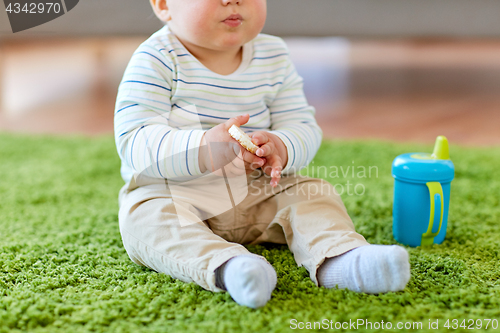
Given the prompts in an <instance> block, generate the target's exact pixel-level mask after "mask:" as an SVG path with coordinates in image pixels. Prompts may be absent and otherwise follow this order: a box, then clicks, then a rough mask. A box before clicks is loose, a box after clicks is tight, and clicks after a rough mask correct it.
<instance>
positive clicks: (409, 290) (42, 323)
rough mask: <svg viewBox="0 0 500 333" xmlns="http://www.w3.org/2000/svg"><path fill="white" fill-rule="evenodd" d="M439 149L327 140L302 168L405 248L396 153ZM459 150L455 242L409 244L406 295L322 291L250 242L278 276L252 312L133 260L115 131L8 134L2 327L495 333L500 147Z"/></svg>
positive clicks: (379, 236)
mask: <svg viewBox="0 0 500 333" xmlns="http://www.w3.org/2000/svg"><path fill="white" fill-rule="evenodd" d="M431 151H432V146H430V145H416V144H395V143H388V142H382V141H325V142H324V143H323V145H322V147H321V149H320V151H319V152H318V154H317V156H316V158H315V160H314V162H313V163H311V165H310V166H309V167H308V168H307V169H305V170H303V173H305V174H308V175H310V176H315V177H322V178H325V179H327V180H328V181H330V182H331V183H332V184H334V185H337V187H336V189H337V190H338V191H340V190H341V189H344V191H343V193H342V197H343V199H344V202H345V204H346V207H347V209H348V211H349V214H350V215H351V217H352V219H353V221H354V224H355V226H356V229H357V231H358V232H359V233H361V234H362V235H363V236H364V237H365V238H366V239H367V240H368V241H369V242H370V243H373V244H397V242H396V241H395V240H394V238H393V235H392V195H393V178H392V176H391V163H392V160H393V159H394V158H395V157H396V156H397V155H399V154H402V153H407V152H431ZM450 155H451V158H452V160H453V162H454V164H455V168H456V174H455V180H454V181H453V183H452V187H451V207H450V216H449V223H448V230H447V237H446V240H445V241H444V243H443V244H440V245H432V246H430V247H425V248H421V247H418V248H410V247H406V248H407V249H408V251H409V253H410V261H411V274H412V277H411V280H410V282H409V284H408V285H407V287H406V289H405V290H404V291H401V292H397V293H387V294H380V295H367V294H358V293H354V292H351V291H347V290H338V289H334V290H329V289H325V288H318V287H316V286H315V285H314V283H313V282H312V281H311V280H310V279H309V274H308V272H307V271H306V270H305V268H303V267H300V268H299V267H297V265H296V263H295V260H294V258H293V255H292V253H291V252H290V251H289V250H288V248H287V246H286V245H277V244H270V243H267V244H262V245H258V246H247V248H248V249H249V250H250V251H252V252H254V253H258V254H260V255H263V256H264V257H266V258H267V259H268V260H269V262H270V263H271V264H272V265H273V266H274V268H275V269H276V271H277V274H278V283H277V286H276V289H275V291H274V292H273V295H272V299H271V300H270V301H269V303H268V304H267V305H266V306H265V307H263V308H261V309H257V310H254V309H250V308H245V307H242V306H239V305H238V304H236V303H235V302H234V301H233V300H232V299H231V297H230V296H229V294H228V293H212V292H210V291H206V290H204V289H203V288H201V287H199V286H197V285H195V284H194V283H189V284H188V283H184V282H181V281H179V280H175V279H173V278H171V277H169V276H167V275H165V274H158V273H156V272H154V271H151V270H150V269H147V268H144V267H140V266H138V265H135V264H134V263H132V262H131V261H130V259H129V258H128V256H127V254H126V252H125V250H124V248H123V245H122V242H121V238H120V233H119V229H118V201H117V195H118V191H119V189H120V187H121V186H122V185H123V180H122V179H121V177H120V174H119V169H120V160H119V158H118V155H117V153H116V148H115V143H114V139H113V137H112V136H102V137H97V138H85V137H82V136H67V137H56V136H50V135H36V136H34V135H21V134H7V133H0V161H1V163H0V174H1V175H2V180H1V181H0V198H1V200H0V235H1V238H0V332H26V331H28V332H47V333H48V332H50V333H57V332H61V333H67V332H73V333H77V332H169V333H173V332H290V331H297V330H299V331H300V330H301V328H304V329H303V330H304V331H355V330H357V331H370V332H372V331H379V330H380V331H381V330H387V328H388V326H387V325H388V324H389V323H390V324H391V329H390V330H392V331H398V330H399V329H398V328H401V330H404V331H410V332H417V331H421V332H424V331H429V330H432V331H433V332H449V331H451V330H453V331H456V332H459V331H463V332H471V328H473V329H474V330H476V331H482V330H484V329H485V328H486V325H488V329H487V331H492V332H494V331H498V330H500V327H499V325H500V324H499V323H498V321H499V320H500V319H499V318H500V265H499V260H500V247H499V244H500V205H499V193H500V148H491V149H486V148H465V147H459V146H455V145H451V147H450ZM348 167H350V168H349V169H348ZM370 167H371V168H370ZM351 168H354V169H355V172H354V173H352V169H351ZM363 168H365V172H364V173H363V172H362V171H363ZM348 182H349V183H348ZM382 321H383V324H382ZM368 322H370V323H371V325H372V326H370V325H369V324H368ZM447 322H448V327H446V326H445V325H446V323H447ZM353 323H356V325H357V326H356V327H355V328H354V326H353ZM418 323H421V324H420V325H421V326H418V325H419V324H418ZM377 324H378V326H377ZM320 325H321V326H320ZM381 325H385V326H381ZM397 325H399V326H397ZM401 325H404V328H403V326H401ZM429 325H434V326H433V327H431V329H429ZM436 325H437V326H436ZM479 325H481V327H479ZM436 327H437V329H434V328H436ZM495 327H496V329H495Z"/></svg>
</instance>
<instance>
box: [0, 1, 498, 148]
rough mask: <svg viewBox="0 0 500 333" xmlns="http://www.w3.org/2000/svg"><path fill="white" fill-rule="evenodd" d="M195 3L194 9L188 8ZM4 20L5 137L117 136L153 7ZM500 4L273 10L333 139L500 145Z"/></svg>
mask: <svg viewBox="0 0 500 333" xmlns="http://www.w3.org/2000/svg"><path fill="white" fill-rule="evenodd" d="M186 1H189V0H186ZM1 9H2V10H1V11H0V131H6V132H23V133H52V134H61V135H67V134H73V133H76V134H85V135H106V134H112V133H113V113H114V104H115V98H116V93H117V89H118V85H119V82H120V80H121V77H122V75H123V71H124V69H125V67H126V65H127V63H128V61H129V59H130V57H131V55H132V53H133V52H134V50H135V49H136V48H137V47H138V46H139V44H140V43H142V42H143V41H144V40H145V39H146V38H148V37H149V36H150V35H151V34H152V33H154V32H155V31H157V30H158V29H160V28H161V26H162V25H161V22H160V21H159V20H158V19H157V18H156V17H155V16H154V15H153V12H152V10H151V7H150V5H149V1H147V0H106V1H98V0H81V1H80V2H79V4H78V5H77V6H76V7H75V8H74V9H72V10H71V11H69V12H67V13H66V14H65V15H63V16H61V17H59V18H57V19H55V20H54V21H51V22H48V23H46V24H43V25H41V26H38V27H35V28H32V29H29V30H26V31H22V32H19V33H15V34H13V33H12V30H11V28H10V25H9V21H8V17H7V14H6V12H5V11H4V8H3V7H1ZM499 18H500V1H497V0H475V1H469V0H348V1H347V0H310V1H304V0H268V20H267V23H266V26H265V29H264V31H263V32H264V33H268V34H273V35H277V36H280V37H283V38H284V39H285V41H286V42H287V43H288V46H289V49H290V52H291V57H292V60H293V61H294V63H295V65H296V67H297V70H298V72H299V74H300V75H301V76H302V77H303V78H304V90H305V92H306V96H307V98H308V101H309V103H310V104H311V105H313V106H315V107H316V115H317V119H318V122H319V124H320V126H321V127H322V128H323V131H324V136H325V138H377V139H383V140H392V141H399V142H422V143H433V142H434V140H435V138H436V136H437V135H445V136H447V137H448V140H449V141H450V143H451V144H462V145H469V146H490V145H500V129H499V127H500V126H499V125H500V19H499Z"/></svg>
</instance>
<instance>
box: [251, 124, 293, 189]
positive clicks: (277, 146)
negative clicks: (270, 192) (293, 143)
mask: <svg viewBox="0 0 500 333" xmlns="http://www.w3.org/2000/svg"><path fill="white" fill-rule="evenodd" d="M251 138H252V142H253V143H254V144H256V145H257V146H260V147H259V149H257V151H256V152H255V153H256V155H257V156H259V157H264V158H265V159H266V160H267V161H266V163H265V164H264V165H263V166H262V170H264V172H265V173H266V175H269V176H271V177H272V178H271V186H272V187H276V186H277V185H278V182H279V180H280V178H281V170H283V168H284V167H285V166H286V164H287V162H288V152H287V150H286V146H285V144H284V143H283V141H281V139H280V138H279V137H278V136H277V135H275V134H272V133H269V132H266V131H257V132H253V133H252V135H251Z"/></svg>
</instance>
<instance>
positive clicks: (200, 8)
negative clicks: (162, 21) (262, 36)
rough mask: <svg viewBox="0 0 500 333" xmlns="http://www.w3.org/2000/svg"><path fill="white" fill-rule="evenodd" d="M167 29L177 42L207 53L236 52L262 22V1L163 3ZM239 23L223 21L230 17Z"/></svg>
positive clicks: (169, 0)
mask: <svg viewBox="0 0 500 333" xmlns="http://www.w3.org/2000/svg"><path fill="white" fill-rule="evenodd" d="M166 3H167V8H168V15H169V17H170V20H168V21H167V22H168V26H169V28H170V30H172V32H173V33H174V34H175V35H176V36H177V37H178V38H180V39H181V40H184V41H187V42H189V43H191V44H194V45H197V46H199V47H204V48H207V49H211V50H218V51H224V50H230V49H234V48H237V47H238V48H239V47H240V46H241V45H243V44H245V43H246V42H249V41H251V40H252V39H254V38H255V37H256V36H257V35H258V34H259V33H260V32H261V31H262V28H263V27H264V24H265V22H266V14H267V8H266V0H166ZM233 14H234V15H240V17H241V19H239V18H237V19H233V20H226V19H227V18H228V17H229V16H231V15H233Z"/></svg>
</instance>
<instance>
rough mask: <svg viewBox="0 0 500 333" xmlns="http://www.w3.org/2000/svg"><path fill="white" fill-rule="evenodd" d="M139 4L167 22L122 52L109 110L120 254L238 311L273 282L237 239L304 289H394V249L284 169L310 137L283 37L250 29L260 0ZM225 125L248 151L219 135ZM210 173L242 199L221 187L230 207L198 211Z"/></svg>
mask: <svg viewBox="0 0 500 333" xmlns="http://www.w3.org/2000/svg"><path fill="white" fill-rule="evenodd" d="M150 2H151V5H152V7H153V10H154V12H155V13H156V15H157V17H158V18H159V19H160V20H162V21H163V22H164V23H166V25H165V26H164V27H163V28H162V29H160V30H159V31H157V32H156V33H154V34H153V35H152V36H151V37H150V38H149V39H147V40H146V41H145V42H144V43H142V44H141V45H140V46H139V48H138V49H137V50H136V52H135V53H134V54H133V56H132V59H131V60H130V63H129V65H128V67H127V69H126V71H125V74H124V77H123V80H122V82H121V84H120V87H119V91H118V96H117V102H116V109H115V139H116V146H117V150H118V154H119V156H120V158H121V161H122V167H121V175H122V178H123V179H124V181H125V185H124V186H123V187H122V189H121V190H120V193H119V204H120V211H119V223H120V232H121V235H122V240H123V244H124V247H125V249H126V251H127V253H128V255H129V257H130V258H131V260H132V261H133V262H134V263H136V264H139V265H143V266H146V267H149V268H151V269H153V270H155V271H157V272H163V273H165V274H168V275H170V276H171V277H173V278H176V279H179V280H181V281H185V282H195V283H197V284H198V285H200V286H201V287H203V288H204V289H206V290H210V291H214V292H221V291H227V292H229V294H230V295H231V297H232V298H233V300H234V301H235V302H237V303H239V304H241V305H244V306H248V307H251V308H259V307H262V306H264V305H265V304H266V303H267V302H268V301H269V299H270V298H271V293H272V292H273V290H274V288H275V286H276V282H277V276H276V272H275V270H274V268H273V267H272V265H270V264H269V262H268V261H267V260H266V259H265V258H264V257H262V256H259V255H256V254H254V253H251V252H249V251H248V250H247V249H246V248H245V247H244V246H243V245H244V244H260V243H264V242H272V243H277V244H287V245H288V246H289V248H290V250H291V252H292V253H293V255H294V258H295V261H296V262H297V264H298V265H299V266H304V267H305V268H306V269H307V270H308V272H309V274H310V278H311V280H312V281H313V282H314V283H315V284H316V285H317V286H324V287H325V288H335V287H336V286H337V287H338V288H340V289H344V288H347V289H349V290H352V291H355V292H365V293H373V294H377V293H385V292H389V291H400V290H403V289H404V288H405V286H406V284H407V283H408V281H409V279H410V264H409V259H408V253H407V251H406V250H405V249H404V248H403V247H400V246H397V245H373V244H369V243H368V242H367V241H366V240H365V238H364V237H363V236H361V235H360V234H358V233H357V232H356V231H355V229H354V225H353V223H352V221H351V219H350V218H349V215H348V214H347V211H346V208H345V206H344V204H343V202H342V200H341V198H340V196H339V195H338V194H337V193H336V192H335V190H334V188H333V186H332V185H331V184H330V183H328V182H326V181H324V180H322V179H317V178H310V177H305V176H301V175H299V174H297V173H296V171H297V170H300V169H301V168H303V167H305V166H306V165H307V164H308V163H309V162H311V160H312V159H313V157H314V155H315V154H316V152H317V151H318V148H319V146H320V144H321V139H322V131H321V129H320V127H319V126H318V124H317V123H316V120H315V117H314V114H315V109H314V108H313V107H312V106H310V105H308V103H307V101H306V98H305V96H304V93H303V90H302V78H301V77H300V76H299V75H298V74H297V72H296V70H295V67H294V65H293V64H292V62H291V61H290V58H289V55H288V49H287V47H286V45H285V43H284V42H283V40H282V39H281V38H278V37H275V36H270V35H266V34H261V33H260V32H261V30H262V28H263V26H264V23H265V20H266V0H189V1H187V0H150ZM232 125H236V126H238V127H240V128H241V129H242V130H243V131H245V132H246V133H248V134H249V135H250V137H251V139H252V142H253V143H254V144H255V145H257V146H258V147H259V149H257V151H256V153H255V154H252V153H250V152H249V151H247V150H245V149H244V148H242V147H241V146H240V145H239V144H238V143H237V142H236V141H235V140H234V139H233V138H232V137H231V136H230V135H229V133H228V130H229V128H230V127H231V126H232ZM235 147H236V149H234V148H235ZM238 162H240V163H238ZM221 170H222V171H223V172H224V171H225V173H224V177H225V178H224V179H225V181H226V183H224V182H223V184H225V185H227V184H229V183H230V181H228V180H230V179H237V178H238V177H241V176H242V175H243V176H244V177H245V178H244V181H245V183H244V185H245V191H244V194H245V195H244V196H241V195H240V197H241V198H239V199H235V198H236V197H238V195H239V193H236V192H237V191H234V190H233V191H232V189H231V188H230V186H229V185H228V187H227V191H229V196H231V195H232V199H231V201H230V203H231V205H230V207H229V209H226V210H219V211H216V212H212V214H210V213H207V212H208V211H210V208H213V205H212V204H211V202H219V201H220V202H222V201H223V200H222V199H221V200H219V199H218V198H219V196H220V197H221V198H222V197H223V196H224V195H225V196H226V197H227V194H226V193H228V192H227V191H226V187H225V185H224V187H217V186H215V185H214V186H210V187H208V189H207V187H204V188H203V190H199V188H198V189H197V190H195V189H194V187H193V186H192V184H193V182H194V181H196V180H200V179H204V178H203V177H204V175H208V174H212V173H215V172H217V171H221ZM183 182H184V183H183ZM179 184H180V185H179ZM190 184H191V185H190ZM214 184H215V183H214ZM182 187H183V188H185V189H186V191H185V192H182V191H180V192H179V191H178V190H174V189H175V188H177V189H178V188H182ZM188 189H189V190H191V192H189V190H188ZM221 189H222V190H221ZM189 193H190V194H189ZM200 198H201V199H200ZM211 200H212V201H211ZM186 221H187V223H186Z"/></svg>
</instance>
